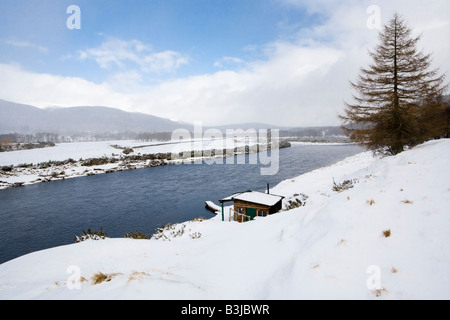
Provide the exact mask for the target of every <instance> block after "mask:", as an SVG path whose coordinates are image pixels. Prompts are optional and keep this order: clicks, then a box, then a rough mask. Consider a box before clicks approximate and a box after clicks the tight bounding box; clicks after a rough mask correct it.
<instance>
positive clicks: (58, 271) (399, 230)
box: [0, 140, 450, 300]
mask: <svg viewBox="0 0 450 320" xmlns="http://www.w3.org/2000/svg"><path fill="white" fill-rule="evenodd" d="M449 152H450V140H439V141H430V142H427V143H425V144H423V145H420V146H417V147H416V148H413V149H411V150H408V151H405V152H403V153H401V154H399V155H397V156H393V157H386V158H382V159H378V158H374V157H373V156H372V153H371V152H363V153H360V154H357V155H355V156H352V157H349V158H347V159H345V160H343V161H340V162H338V163H336V164H334V165H331V166H328V167H324V168H320V169H317V170H314V171H311V172H308V173H306V174H303V175H301V176H298V177H296V178H293V179H288V180H285V181H283V182H282V183H280V184H278V185H277V186H275V187H273V188H272V192H273V193H276V194H279V195H283V196H285V197H286V198H285V203H284V204H287V203H288V202H289V200H293V199H295V197H296V196H298V195H299V194H303V195H306V196H307V199H306V203H305V205H304V206H300V207H297V208H294V209H290V210H285V211H282V212H280V213H277V214H275V215H271V216H268V217H261V218H258V217H257V218H256V219H255V220H254V221H252V222H249V223H243V224H239V223H237V222H228V221H226V222H222V221H221V217H220V216H216V217H213V218H211V219H206V220H201V219H196V220H192V221H187V222H185V223H180V224H177V225H174V226H172V227H168V228H166V229H165V230H162V233H161V234H159V237H158V239H156V238H152V239H150V240H133V239H105V240H98V241H93V240H90V241H83V242H81V243H77V244H72V245H67V246H61V247H56V248H52V249H48V250H43V251H39V252H35V253H33V254H28V255H25V256H22V257H20V258H17V259H14V260H12V261H9V262H7V263H4V264H2V265H0V299H172V300H173V299H190V300H193V299H255V300H258V299H448V298H450V289H449V288H450V282H449V281H450V280H449V279H448V277H447V273H448V270H449V269H450V261H449V259H448V257H450V236H449V233H448V230H449V228H450V217H449V215H448V214H447V211H448V210H447V206H448V203H449V201H450V186H449V185H448V181H449V179H448V178H449V177H450V171H449V170H450V169H449V167H448V163H447V159H448V158H449V157H450V153H449ZM205 200H207V199H205ZM243 266H244V269H243V268H242V267H243ZM247 270H251V272H247ZM244 271H245V272H244Z"/></svg>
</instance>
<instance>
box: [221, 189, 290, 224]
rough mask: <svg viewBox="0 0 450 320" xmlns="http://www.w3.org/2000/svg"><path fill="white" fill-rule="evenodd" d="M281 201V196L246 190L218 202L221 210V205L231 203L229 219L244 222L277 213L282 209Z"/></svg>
mask: <svg viewBox="0 0 450 320" xmlns="http://www.w3.org/2000/svg"><path fill="white" fill-rule="evenodd" d="M283 199H284V197H283V196H278V195H274V194H270V193H264V192H258V191H251V190H248V191H245V192H239V193H235V194H233V195H231V196H229V197H226V198H223V199H221V200H219V202H220V203H221V204H222V210H223V203H225V202H231V201H232V202H233V207H234V210H233V211H234V212H231V209H230V213H229V218H230V219H231V216H233V220H234V221H238V222H246V221H251V220H253V219H254V218H255V217H265V216H267V215H270V214H274V213H277V212H278V211H280V210H281V208H282V201H283ZM223 214H224V213H223V212H222V215H223Z"/></svg>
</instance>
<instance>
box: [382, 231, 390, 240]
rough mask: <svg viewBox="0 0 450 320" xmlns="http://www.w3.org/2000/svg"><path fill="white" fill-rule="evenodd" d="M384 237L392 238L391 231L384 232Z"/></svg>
mask: <svg viewBox="0 0 450 320" xmlns="http://www.w3.org/2000/svg"><path fill="white" fill-rule="evenodd" d="M383 235H384V237H385V238H388V237H390V236H391V229H388V230H384V231H383Z"/></svg>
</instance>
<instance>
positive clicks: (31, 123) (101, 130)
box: [0, 99, 343, 142]
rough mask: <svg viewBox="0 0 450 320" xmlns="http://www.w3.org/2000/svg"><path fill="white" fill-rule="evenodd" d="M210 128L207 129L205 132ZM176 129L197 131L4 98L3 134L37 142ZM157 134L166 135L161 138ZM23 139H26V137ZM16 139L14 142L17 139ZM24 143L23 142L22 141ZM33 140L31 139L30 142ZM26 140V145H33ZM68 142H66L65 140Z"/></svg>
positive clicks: (335, 130)
mask: <svg viewBox="0 0 450 320" xmlns="http://www.w3.org/2000/svg"><path fill="white" fill-rule="evenodd" d="M209 128H210V127H207V126H203V130H207V129H209ZM213 128H215V129H219V130H221V131H222V132H223V133H224V134H225V132H226V130H227V129H235V130H236V129H242V130H248V129H255V130H259V129H279V130H280V137H330V136H341V135H343V132H342V129H341V128H340V127H338V126H334V127H333V126H328V127H281V126H274V125H270V124H266V123H242V124H230V125H223V126H215V127H213ZM175 129H188V130H190V131H191V132H192V131H193V129H194V126H193V124H188V123H185V122H175V121H171V120H168V119H164V118H160V117H156V116H153V115H149V114H144V113H135V112H126V111H122V110H119V109H115V108H110V107H83V106H80V107H70V108H48V109H40V108H37V107H34V106H30V105H25V104H19V103H14V102H9V101H5V100H1V99H0V135H5V134H12V133H18V134H21V135H35V140H37V141H38V140H45V141H53V142H58V141H61V139H59V138H56V137H58V136H66V137H71V138H70V139H69V140H68V141H72V140H73V139H75V140H83V139H90V138H92V137H94V138H95V139H97V140H99V139H100V140H108V139H117V140H119V139H139V140H148V139H149V138H150V135H149V134H153V135H152V136H151V137H152V138H158V139H170V133H171V132H173V131H174V130H175ZM40 133H51V134H53V138H50V137H49V136H46V138H39V137H40V136H39V135H37V134H40ZM156 133H165V135H164V136H163V137H157V135H156ZM22 138H23V137H22ZM13 140H14V139H13ZM22 140H23V139H22ZM30 141H31V140H30ZM30 141H22V142H30ZM63 141H66V140H63Z"/></svg>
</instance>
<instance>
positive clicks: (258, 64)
mask: <svg viewBox="0 0 450 320" xmlns="http://www.w3.org/2000/svg"><path fill="white" fill-rule="evenodd" d="M74 6H76V7H74ZM74 8H75V9H76V10H74ZM395 11H396V12H398V13H399V14H400V15H402V16H403V17H404V19H405V21H406V23H407V24H408V26H410V27H411V28H412V29H413V32H414V34H421V35H422V38H421V41H420V42H419V49H423V51H424V52H425V53H432V57H433V67H436V68H440V71H441V73H446V74H448V73H449V72H450V45H449V41H448V39H450V1H448V0H429V1H426V2H425V1H423V0H408V1H406V0H389V1H385V0H341V1H337V0H314V1H312V0H309V1H307V0H127V1H121V0H39V1H37V0H20V1H17V0H0V83H1V85H0V99H4V100H9V101H13V102H17V103H24V104H30V105H34V106H37V107H41V108H45V107H55V106H58V107H70V106H108V107H114V108H119V109H122V110H125V111H130V112H142V113H147V114H152V115H155V116H159V117H163V118H168V119H172V120H177V121H184V122H190V123H193V122H201V123H203V124H204V125H208V126H214V125H223V124H235V123H246V122H261V123H269V124H272V125H277V126H287V127H293V126H326V125H339V120H338V117H337V115H338V114H342V113H343V110H344V108H345V106H344V101H351V97H352V93H353V92H352V89H351V87H350V85H349V82H350V81H354V80H355V79H356V78H357V76H358V73H359V69H360V68H361V67H364V66H367V65H368V64H369V63H370V58H369V56H368V50H369V49H372V48H374V47H375V46H376V44H377V43H378V33H379V32H380V30H381V29H380V28H382V27H383V25H384V24H386V23H387V21H388V20H389V19H390V18H391V17H392V15H393V13H394V12H395ZM448 79H449V78H448V77H447V80H448Z"/></svg>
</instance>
